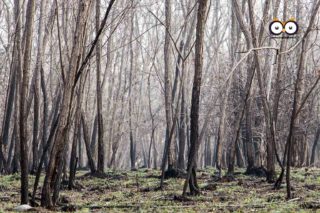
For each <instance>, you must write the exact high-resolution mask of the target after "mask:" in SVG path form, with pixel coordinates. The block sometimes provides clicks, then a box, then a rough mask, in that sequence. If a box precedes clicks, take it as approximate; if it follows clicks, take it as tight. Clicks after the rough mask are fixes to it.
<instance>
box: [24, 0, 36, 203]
mask: <svg viewBox="0 0 320 213" xmlns="http://www.w3.org/2000/svg"><path fill="white" fill-rule="evenodd" d="M34 11H35V1H34V0H29V1H28V6H27V11H26V23H25V29H26V31H25V38H24V41H25V43H24V44H25V46H24V56H23V67H22V82H21V87H20V88H21V91H20V164H21V204H27V203H28V200H29V199H28V173H29V171H28V170H29V168H28V166H29V165H28V132H27V119H28V114H27V113H26V112H27V109H26V97H27V91H28V90H29V76H30V57H31V49H32V33H33V25H34V21H33V18H34Z"/></svg>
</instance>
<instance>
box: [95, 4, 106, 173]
mask: <svg viewBox="0 0 320 213" xmlns="http://www.w3.org/2000/svg"><path fill="white" fill-rule="evenodd" d="M100 7H101V5H100V0H96V34H97V35H98V32H99V28H100ZM100 40H101V39H98V40H97V44H96V66H97V67H96V71H97V85H96V86H97V116H98V166H97V170H98V172H100V173H104V159H105V151H104V150H105V147H104V129H103V116H102V92H101V44H100V43H101V41H100Z"/></svg>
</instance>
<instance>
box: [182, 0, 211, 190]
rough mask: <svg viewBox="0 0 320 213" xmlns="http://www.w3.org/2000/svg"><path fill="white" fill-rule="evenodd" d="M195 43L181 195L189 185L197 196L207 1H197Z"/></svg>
mask: <svg viewBox="0 0 320 213" xmlns="http://www.w3.org/2000/svg"><path fill="white" fill-rule="evenodd" d="M198 3H199V6H198V14H197V28H196V43H195V64H194V66H195V69H194V79H193V88H192V100H191V112H190V150H189V156H188V167H187V171H188V174H187V178H186V181H185V184H184V188H183V195H185V194H186V190H187V185H188V184H189V189H190V194H192V195H196V194H199V187H198V183H197V177H196V155H197V153H198V149H199V146H200V142H201V141H199V109H200V95H201V78H202V68H203V41H204V32H205V23H206V14H207V4H208V0H199V2H198Z"/></svg>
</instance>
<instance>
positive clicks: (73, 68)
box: [41, 0, 91, 207]
mask: <svg viewBox="0 0 320 213" xmlns="http://www.w3.org/2000/svg"><path fill="white" fill-rule="evenodd" d="M90 4H91V1H84V0H81V1H79V9H78V17H77V21H76V27H75V32H74V39H73V47H72V52H71V57H70V63H69V68H68V72H66V74H67V76H65V79H64V80H65V85H64V86H65V88H64V93H63V99H62V105H61V111H60V117H59V125H58V128H57V133H56V137H55V141H54V146H53V147H52V150H51V157H50V161H49V165H48V168H47V172H46V176H45V180H44V184H43V188H42V197H41V205H42V206H44V207H51V206H54V205H55V203H56V201H57V197H58V192H59V187H58V186H59V185H60V177H61V168H62V166H63V163H64V162H63V161H64V154H65V150H66V146H67V144H68V140H67V138H68V137H67V136H68V132H69V129H70V126H71V117H72V112H71V110H70V109H71V105H72V103H73V90H74V84H75V82H76V74H78V73H77V71H78V69H77V68H78V67H79V58H81V55H82V50H83V47H82V46H83V45H84V44H83V41H84V30H85V29H86V22H87V17H88V14H89V8H90ZM62 72H63V71H62ZM52 189H54V196H53V197H52V195H51V192H52Z"/></svg>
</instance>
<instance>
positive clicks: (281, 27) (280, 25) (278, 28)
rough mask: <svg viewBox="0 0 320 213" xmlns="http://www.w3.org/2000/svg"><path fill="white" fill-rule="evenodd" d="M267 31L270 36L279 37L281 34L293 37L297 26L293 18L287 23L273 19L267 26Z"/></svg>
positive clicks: (297, 28)
mask: <svg viewBox="0 0 320 213" xmlns="http://www.w3.org/2000/svg"><path fill="white" fill-rule="evenodd" d="M269 30H270V33H271V34H272V35H276V36H277V35H280V34H281V33H286V34H287V35H295V34H296V33H297V32H298V30H299V26H298V23H297V22H296V21H295V19H294V18H291V19H289V20H288V21H285V22H281V21H279V19H277V18H275V19H273V21H272V22H271V23H270V25H269Z"/></svg>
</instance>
